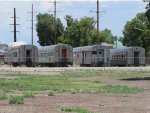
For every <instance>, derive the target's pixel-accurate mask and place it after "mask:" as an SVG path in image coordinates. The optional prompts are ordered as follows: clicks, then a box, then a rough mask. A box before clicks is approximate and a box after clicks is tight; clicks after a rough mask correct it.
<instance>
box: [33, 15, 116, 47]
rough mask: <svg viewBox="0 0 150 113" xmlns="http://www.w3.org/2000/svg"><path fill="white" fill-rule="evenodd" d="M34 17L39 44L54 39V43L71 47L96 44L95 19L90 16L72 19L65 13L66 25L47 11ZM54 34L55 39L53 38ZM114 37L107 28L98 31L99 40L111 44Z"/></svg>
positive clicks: (45, 43)
mask: <svg viewBox="0 0 150 113" xmlns="http://www.w3.org/2000/svg"><path fill="white" fill-rule="evenodd" d="M36 18H37V24H36V31H37V35H38V38H39V40H38V43H39V44H40V45H41V46H48V45H53V44H55V40H56V43H65V44H69V45H72V46H73V47H78V46H87V45H96V44H97V32H96V29H95V24H96V21H95V20H94V18H92V17H83V18H80V19H74V18H73V17H72V16H70V15H66V16H65V21H66V25H63V23H62V22H61V20H60V19H59V18H57V19H55V17H54V16H53V15H52V14H48V13H44V14H41V13H40V14H38V15H37V16H36ZM55 25H56V26H55ZM55 35H56V39H54V37H55ZM116 39H117V37H116V36H113V35H112V33H111V30H109V29H104V30H103V31H100V32H99V40H100V42H106V43H111V44H113V43H114V41H115V40H116ZM99 44H100V43H99Z"/></svg>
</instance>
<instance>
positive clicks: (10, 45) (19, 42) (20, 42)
mask: <svg viewBox="0 0 150 113" xmlns="http://www.w3.org/2000/svg"><path fill="white" fill-rule="evenodd" d="M21 45H26V43H25V42H23V41H18V42H12V43H11V44H9V47H17V46H21Z"/></svg>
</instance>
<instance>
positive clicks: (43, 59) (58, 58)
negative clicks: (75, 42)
mask: <svg viewBox="0 0 150 113" xmlns="http://www.w3.org/2000/svg"><path fill="white" fill-rule="evenodd" d="M72 57H73V48H72V46H70V45H67V44H58V45H51V46H45V47H41V48H39V65H41V66H58V67H59V66H68V65H72V64H73V58H72Z"/></svg>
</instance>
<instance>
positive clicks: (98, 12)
mask: <svg viewBox="0 0 150 113" xmlns="http://www.w3.org/2000/svg"><path fill="white" fill-rule="evenodd" d="M96 5H97V11H91V10H90V12H94V13H96V17H97V21H96V23H97V45H98V44H100V43H101V42H100V33H99V25H100V24H99V14H100V13H102V12H106V11H99V0H97V2H96Z"/></svg>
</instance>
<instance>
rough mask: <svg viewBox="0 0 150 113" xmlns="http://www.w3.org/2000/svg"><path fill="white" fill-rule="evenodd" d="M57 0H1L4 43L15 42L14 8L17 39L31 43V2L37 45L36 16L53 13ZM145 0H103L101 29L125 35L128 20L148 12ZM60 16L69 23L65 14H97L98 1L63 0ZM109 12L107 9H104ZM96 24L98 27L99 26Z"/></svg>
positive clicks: (0, 38)
mask: <svg viewBox="0 0 150 113" xmlns="http://www.w3.org/2000/svg"><path fill="white" fill-rule="evenodd" d="M51 2H53V0H49V1H47V0H42V1H40V0H36V1H30V0H26V1H22V0H18V1H17V0H16V1H14V0H9V1H7V0H5V1H2V0H0V42H1V43H6V44H10V43H12V42H13V33H12V32H11V31H13V26H11V25H10V24H13V18H11V17H13V10H14V8H16V15H17V17H19V18H17V24H20V25H19V26H17V31H19V32H18V33H17V41H24V42H26V43H28V44H31V21H30V20H31V13H29V12H31V5H32V4H34V11H35V12H36V13H35V15H34V20H35V21H34V44H35V45H37V46H39V44H38V43H37V41H38V37H37V33H36V28H35V25H36V15H37V14H39V13H50V14H53V12H51V11H53V9H54V6H53V3H51ZM146 4H147V3H145V2H143V1H142V0H132V1H126V0H100V11H102V12H101V13H100V20H99V21H100V26H99V27H100V30H103V29H105V28H107V29H110V30H111V31H112V34H113V35H115V36H118V37H120V36H122V30H123V28H124V26H125V24H126V22H127V21H130V20H131V19H133V18H134V17H135V16H136V14H137V13H140V12H144V11H145V7H146ZM57 9H58V11H61V12H58V13H57V17H58V18H60V19H61V21H62V22H63V23H64V25H66V22H65V19H64V17H65V15H71V16H72V17H73V18H75V19H80V18H82V17H85V16H88V17H94V18H95V19H96V13H93V12H90V11H96V1H94V0H82V1H81V0H76V1H71V0H61V1H60V3H58V4H57ZM103 11H105V12H103ZM95 27H96V26H95Z"/></svg>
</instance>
